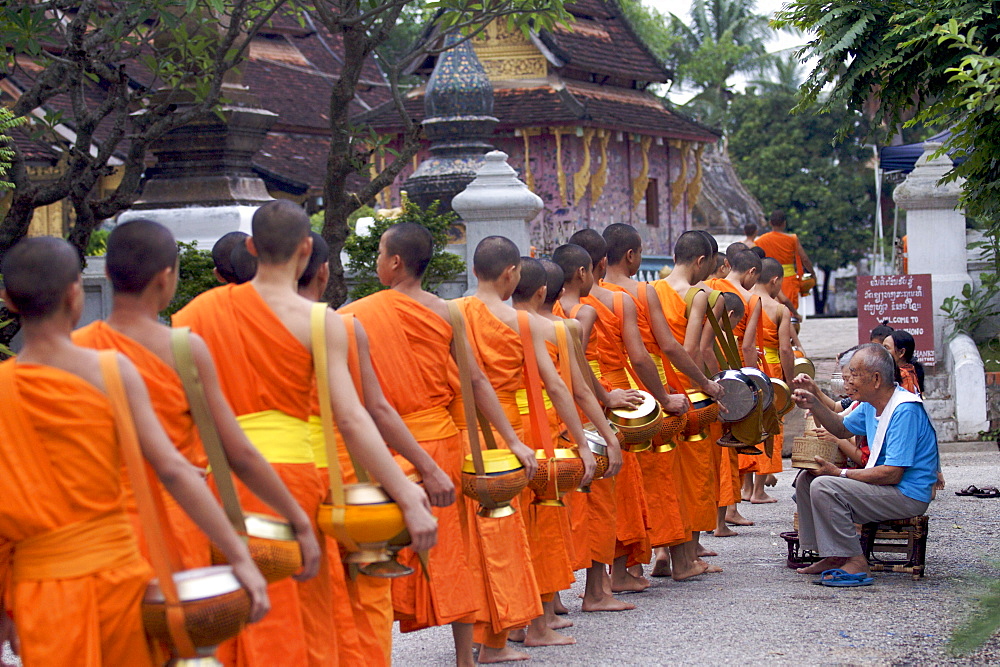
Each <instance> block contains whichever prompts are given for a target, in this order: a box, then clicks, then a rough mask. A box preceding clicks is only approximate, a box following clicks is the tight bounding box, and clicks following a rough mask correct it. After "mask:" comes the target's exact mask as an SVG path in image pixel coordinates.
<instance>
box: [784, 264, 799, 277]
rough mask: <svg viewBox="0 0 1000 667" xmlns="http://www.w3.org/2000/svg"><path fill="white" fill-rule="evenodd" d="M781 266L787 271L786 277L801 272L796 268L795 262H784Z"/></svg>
mask: <svg viewBox="0 0 1000 667" xmlns="http://www.w3.org/2000/svg"><path fill="white" fill-rule="evenodd" d="M781 268H782V270H783V271H784V272H785V277H786V278H788V277H790V276H797V275H798V274H799V272H798V271H797V270H796V269H795V265H794V264H782V265H781Z"/></svg>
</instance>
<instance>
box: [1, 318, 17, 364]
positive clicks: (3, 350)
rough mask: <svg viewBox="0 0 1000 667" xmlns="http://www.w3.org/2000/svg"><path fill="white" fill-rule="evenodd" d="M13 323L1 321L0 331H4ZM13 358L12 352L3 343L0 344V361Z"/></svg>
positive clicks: (12, 321)
mask: <svg viewBox="0 0 1000 667" xmlns="http://www.w3.org/2000/svg"><path fill="white" fill-rule="evenodd" d="M13 323H14V320H3V321H2V322H0V329H6V328H7V327H9V326H10V325H11V324H13ZM13 356H14V351H13V350H11V349H10V348H9V347H7V346H6V345H4V344H3V343H0V361H3V360H4V359H8V358H10V357H13Z"/></svg>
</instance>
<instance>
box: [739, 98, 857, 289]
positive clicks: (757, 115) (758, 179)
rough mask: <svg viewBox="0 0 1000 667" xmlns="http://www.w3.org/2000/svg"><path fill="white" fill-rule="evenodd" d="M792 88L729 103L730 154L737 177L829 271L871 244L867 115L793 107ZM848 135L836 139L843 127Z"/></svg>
mask: <svg viewBox="0 0 1000 667" xmlns="http://www.w3.org/2000/svg"><path fill="white" fill-rule="evenodd" d="M795 102H796V100H795V95H794V94H793V93H787V92H773V93H767V94H762V95H757V94H755V92H754V91H753V90H752V89H751V90H750V91H748V92H747V93H746V94H740V95H736V96H735V97H734V98H733V100H732V103H731V105H730V111H729V113H730V118H729V125H728V136H729V153H730V156H731V158H732V162H733V167H734V168H735V170H736V173H737V174H738V175H739V177H740V180H742V182H743V184H744V185H745V186H746V188H747V189H748V190H749V191H750V193H751V194H752V195H754V196H755V197H756V198H757V199H758V200H759V201H760V203H761V206H763V208H764V211H767V212H769V211H772V210H774V209H782V210H784V211H785V212H786V214H787V216H788V224H789V231H791V232H795V233H797V234H798V236H799V239H800V240H801V242H802V246H803V247H804V248H805V250H806V252H807V253H808V254H809V257H810V258H811V259H812V261H813V263H814V264H816V265H817V266H820V267H822V268H823V270H824V271H832V270H834V269H837V268H840V267H842V266H845V265H847V264H849V263H851V262H854V261H857V260H858V259H860V258H861V256H862V255H863V253H864V252H865V250H866V248H867V247H868V246H869V245H870V243H871V235H870V232H869V229H870V228H871V220H872V218H873V215H874V212H875V201H874V185H873V174H872V171H871V169H870V167H869V161H870V160H871V155H872V154H871V150H870V149H868V148H865V147H864V146H863V145H861V142H860V139H859V137H860V136H861V135H863V134H864V133H865V127H864V123H863V119H862V118H861V116H860V115H859V114H857V113H854V112H852V111H850V110H848V109H847V108H846V107H845V106H843V105H841V106H839V107H828V109H827V111H826V112H825V113H821V112H820V110H819V109H818V108H816V107H810V108H809V109H805V110H803V111H802V112H801V113H798V114H792V115H790V114H789V110H790V109H792V107H794V106H795ZM845 125H850V126H851V127H853V128H854V133H853V134H852V136H851V138H850V139H849V140H847V141H844V142H841V143H839V144H838V145H836V146H835V145H832V144H831V137H832V136H833V135H834V133H835V132H836V130H837V128H838V127H841V126H845Z"/></svg>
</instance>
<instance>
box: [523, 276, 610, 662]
mask: <svg viewBox="0 0 1000 667" xmlns="http://www.w3.org/2000/svg"><path fill="white" fill-rule="evenodd" d="M550 264H551V262H550ZM552 268H553V269H554V270H555V271H557V272H558V284H557V285H555V284H553V285H550V279H549V275H550V273H549V271H548V270H547V269H546V267H545V266H544V265H543V263H542V262H540V261H538V260H536V259H533V258H530V257H522V258H521V279H520V281H519V282H518V285H517V288H516V289H515V290H514V294H513V296H512V301H513V304H514V308H516V309H517V310H524V311H526V312H527V313H529V315H530V321H531V327H532V329H533V330H535V329H537V330H539V331H540V332H541V334H542V335H543V337H544V338H545V346H546V349H547V350H548V352H549V356H550V357H551V359H552V365H553V366H554V367H555V368H556V369H558V370H559V375H560V377H561V378H562V380H563V383H564V384H565V385H566V387H567V389H569V390H570V392H571V395H572V396H573V400H574V401H575V402H576V403H577V405H578V406H579V407H580V408H582V410H583V411H582V412H581V415H586V418H587V419H588V420H589V421H590V422H591V423H592V424H594V426H595V428H596V429H597V432H598V433H599V434H600V435H601V436H603V438H604V442H605V445H606V446H608V447H619V444H618V438H617V437H616V436H615V434H614V432H613V431H612V430H611V427H610V425H609V424H608V421H607V417H605V416H604V412H603V410H602V409H601V406H600V404H598V402H597V399H596V398H595V397H594V394H593V392H592V391H591V390H590V389H589V388H588V387H587V385H586V384H585V380H584V376H583V374H582V372H581V369H580V368H579V366H578V365H577V364H576V361H575V359H573V352H572V348H571V347H570V345H571V339H570V335H569V331H568V329H567V328H566V323H565V322H564V321H563V320H562V319H561V318H558V317H555V316H552V318H551V319H549V318H548V317H545V316H543V315H542V314H541V313H540V312H539V311H540V309H541V307H542V305H543V304H544V303H545V302H546V300H547V298H548V293H549V290H550V288H551V289H552V290H553V292H554V293H555V295H556V296H558V294H559V292H560V291H561V290H562V283H563V280H562V269H560V268H559V267H558V266H556V265H554V264H553V265H552ZM553 301H554V299H553ZM551 303H552V302H549V304H550V305H549V312H550V313H551ZM556 327H561V328H562V336H561V337H560V336H559V335H558V334H557V332H556ZM544 399H545V402H546V404H545V408H546V419H547V423H548V424H549V432H548V433H547V434H546V433H543V434H542V436H543V437H550V438H551V439H552V440H553V441H554V442H555V441H557V440H558V439H559V436H560V434H561V433H562V432H563V430H564V424H565V422H563V420H562V419H560V416H559V414H558V412H557V410H556V409H555V406H554V404H552V402H551V400H550V399H549V398H548V396H547V395H545V396H544ZM518 407H519V409H520V412H521V420H522V423H523V426H524V429H525V432H526V433H529V434H531V433H532V429H531V428H530V421H531V416H532V415H530V414H529V411H530V410H531V409H535V408H537V407H538V406H533V405H531V403H530V401H529V400H528V398H527V390H526V389H525V388H521V389H519V390H518ZM574 414H575V413H574ZM566 428H567V429H568V426H566ZM532 444H535V443H534V442H533V443H532ZM555 446H556V447H565V446H566V445H565V444H558V443H555ZM542 447H543V445H542V443H538V444H537V445H536V446H535V448H536V449H541V448H542ZM583 449H587V451H586V452H583ZM581 453H583V454H589V453H590V452H589V448H587V447H586V445H585V444H584V445H583V446H582V447H581ZM532 494H533V492H532V491H531V490H530V489H528V490H525V492H524V494H522V506H523V507H524V508H525V524H526V528H527V530H528V544H529V547H530V548H531V557H532V563H533V565H534V570H535V579H536V581H537V582H538V587H539V589H540V590H541V593H542V607H543V609H544V610H545V614H544V616H542V617H539V618H537V619H535V620H533V621H532V623H531V626H530V627H529V629H528V632H527V634H526V636H525V645H526V646H542V645H545V644H550V643H571V642H565V641H562V640H561V637H562V635H559V633H557V632H556V630H558V629H560V628H562V627H569V626H570V625H572V623H570V622H569V621H561V620H559V619H558V618H557V617H556V615H555V599H554V598H555V594H556V593H558V592H559V591H561V590H565V589H567V588H569V586H570V585H571V584H572V583H573V579H574V578H573V569H574V568H573V565H572V560H573V544H572V539H571V526H570V518H569V511H568V508H566V507H544V506H539V505H534V504H531V501H532V500H533V497H532ZM569 495H574V494H569ZM554 626H555V627H554ZM566 639H570V638H566ZM573 641H575V640H573Z"/></svg>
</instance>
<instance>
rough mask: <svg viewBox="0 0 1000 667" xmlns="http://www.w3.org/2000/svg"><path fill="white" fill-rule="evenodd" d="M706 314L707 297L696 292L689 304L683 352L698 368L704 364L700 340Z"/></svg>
mask: <svg viewBox="0 0 1000 667" xmlns="http://www.w3.org/2000/svg"><path fill="white" fill-rule="evenodd" d="M707 312H708V295H707V294H705V292H698V293H697V294H696V295H695V297H694V300H693V301H692V302H691V312H689V313H688V321H687V328H685V330H684V350H685V351H686V352H687V353H688V356H689V357H691V359H692V360H693V361H694V363H695V365H696V366H697V367H698V368H701V367H702V365H704V362H705V360H704V359H702V354H701V350H702V347H701V338H702V334H703V333H704V332H703V331H702V330H703V329H704V326H705V317H706V313H707Z"/></svg>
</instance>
